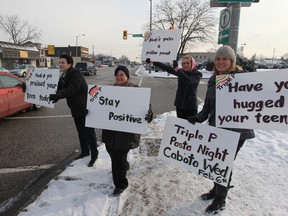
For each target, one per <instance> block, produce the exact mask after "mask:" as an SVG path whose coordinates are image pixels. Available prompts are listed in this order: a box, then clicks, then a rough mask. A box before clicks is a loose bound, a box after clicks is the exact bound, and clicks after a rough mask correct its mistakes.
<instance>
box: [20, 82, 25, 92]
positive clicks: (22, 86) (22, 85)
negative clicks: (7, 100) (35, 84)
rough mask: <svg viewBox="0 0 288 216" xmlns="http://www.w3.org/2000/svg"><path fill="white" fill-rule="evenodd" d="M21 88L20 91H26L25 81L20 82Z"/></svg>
mask: <svg viewBox="0 0 288 216" xmlns="http://www.w3.org/2000/svg"><path fill="white" fill-rule="evenodd" d="M21 88H22V92H25V91H26V83H25V82H22V84H21Z"/></svg>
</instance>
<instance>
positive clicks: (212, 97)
mask: <svg viewBox="0 0 288 216" xmlns="http://www.w3.org/2000/svg"><path fill="white" fill-rule="evenodd" d="M214 72H215V73H214V74H213V75H212V76H211V77H210V79H209V81H208V88H207V92H206V97H205V102H204V106H203V108H202V110H201V111H200V112H199V113H198V114H197V115H195V116H191V117H189V118H188V121H189V122H191V123H192V124H194V123H195V122H200V123H201V122H204V121H205V120H207V119H208V123H209V125H211V126H215V108H216V75H223V74H233V73H240V72H241V70H240V67H238V66H236V56H235V53H234V50H233V49H232V48H231V47H229V46H222V47H220V48H219V49H218V50H217V52H216V56H215V68H214ZM225 129H227V130H231V131H235V132H238V133H240V139H239V142H238V145H237V150H236V155H235V158H234V160H235V159H236V156H237V153H238V152H239V150H240V148H241V147H242V146H243V144H244V142H245V140H246V139H252V138H254V137H255V134H254V131H253V130H252V129H237V128H225ZM231 176H232V173H231ZM231 176H230V179H229V183H228V186H227V187H225V186H222V185H220V184H217V183H215V182H214V187H213V188H212V189H211V190H210V191H209V192H208V193H204V194H202V195H201V198H202V199H203V200H210V199H213V202H212V204H211V205H209V206H208V207H207V208H206V212H208V213H214V212H215V211H217V210H219V209H223V208H224V207H225V199H226V196H227V193H228V189H229V187H230V182H231Z"/></svg>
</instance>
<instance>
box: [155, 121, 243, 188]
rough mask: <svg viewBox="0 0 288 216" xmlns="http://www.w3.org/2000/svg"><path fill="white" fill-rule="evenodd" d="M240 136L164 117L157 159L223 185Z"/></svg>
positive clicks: (227, 179) (227, 131) (225, 183)
mask: <svg viewBox="0 0 288 216" xmlns="http://www.w3.org/2000/svg"><path fill="white" fill-rule="evenodd" d="M239 137H240V134H239V133H236V132H233V131H229V130H223V129H220V128H216V127H212V126H209V125H204V124H199V123H196V124H195V125H193V124H191V123H189V122H188V121H187V120H184V119H180V118H176V117H172V116H168V117H167V120H166V124H165V128H164V133H163V137H162V142H161V146H160V150H159V154H158V157H159V158H161V159H162V160H164V161H166V162H168V163H171V164H173V165H176V166H178V167H181V168H184V169H187V170H189V171H191V172H193V173H195V174H197V175H200V176H203V177H205V178H207V179H210V180H212V181H214V182H216V183H218V184H221V185H224V186H227V184H228V181H229V177H230V173H231V171H232V166H233V161H234V156H235V153H236V148H237V144H238V140H239Z"/></svg>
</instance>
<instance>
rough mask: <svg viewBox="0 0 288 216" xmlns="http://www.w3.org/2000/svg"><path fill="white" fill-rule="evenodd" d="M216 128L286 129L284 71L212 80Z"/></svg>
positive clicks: (287, 104)
mask: <svg viewBox="0 0 288 216" xmlns="http://www.w3.org/2000/svg"><path fill="white" fill-rule="evenodd" d="M216 98H217V100H216V126H217V127H226V128H251V129H271V130H287V124H288V70H286V69H285V70H284V69H282V70H271V71H262V72H251V73H239V74H228V75H223V76H217V78H216Z"/></svg>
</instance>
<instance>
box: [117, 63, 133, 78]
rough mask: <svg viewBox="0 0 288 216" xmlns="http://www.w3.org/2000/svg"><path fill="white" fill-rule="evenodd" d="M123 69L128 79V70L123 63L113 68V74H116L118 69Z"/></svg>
mask: <svg viewBox="0 0 288 216" xmlns="http://www.w3.org/2000/svg"><path fill="white" fill-rule="evenodd" d="M120 70H121V71H123V72H124V73H125V75H126V76H127V77H128V79H129V78H130V76H129V70H128V68H127V67H125V66H124V65H119V66H118V67H117V68H116V69H115V73H114V76H116V75H117V74H118V71H120Z"/></svg>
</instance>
